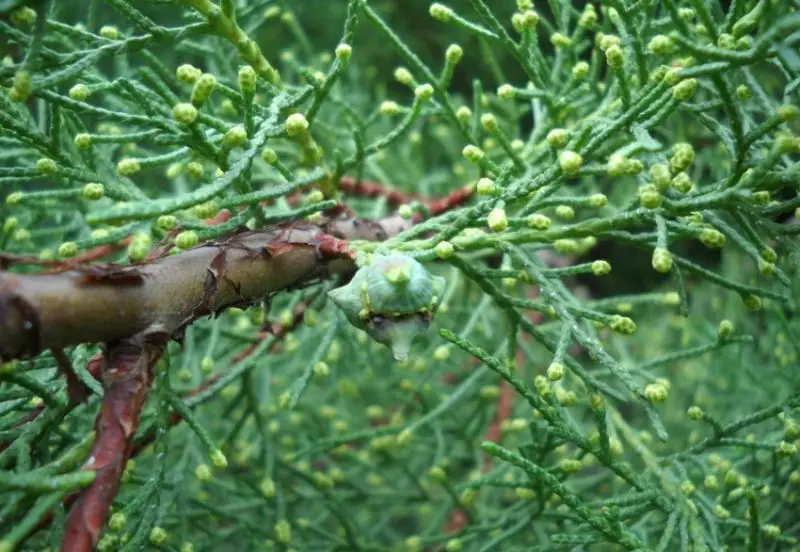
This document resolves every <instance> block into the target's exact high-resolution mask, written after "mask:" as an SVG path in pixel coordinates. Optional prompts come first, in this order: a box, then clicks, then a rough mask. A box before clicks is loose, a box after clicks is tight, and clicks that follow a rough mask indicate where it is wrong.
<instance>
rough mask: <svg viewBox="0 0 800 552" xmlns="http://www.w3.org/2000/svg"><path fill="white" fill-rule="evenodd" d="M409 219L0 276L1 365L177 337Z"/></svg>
mask: <svg viewBox="0 0 800 552" xmlns="http://www.w3.org/2000/svg"><path fill="white" fill-rule="evenodd" d="M410 225H411V222H410V221H407V220H404V219H402V218H400V217H397V216H391V217H387V218H384V219H380V220H378V221H362V220H358V219H352V218H347V219H337V220H326V221H324V222H323V223H321V224H316V225H314V224H307V223H289V224H284V225H279V226H277V227H274V228H271V229H269V230H263V231H243V232H238V233H234V234H232V235H230V236H228V237H226V238H223V239H218V240H215V241H212V242H207V243H204V244H201V245H199V246H198V247H196V248H194V249H191V250H189V251H186V252H184V253H181V254H179V255H173V256H166V257H163V258H161V259H158V260H155V261H153V262H150V263H148V264H140V265H133V266H121V265H109V264H106V265H93V266H88V267H86V266H73V267H72V268H71V269H70V270H67V271H63V272H59V273H49V274H11V273H7V272H0V360H4V361H7V360H11V359H15V358H20V359H21V358H31V357H33V356H36V355H37V354H38V353H40V352H41V351H43V350H45V349H52V348H63V347H68V346H71V345H76V344H79V343H87V342H89V343H113V342H116V341H119V340H121V339H124V338H128V337H131V336H136V335H140V334H153V333H165V334H167V335H169V336H171V337H175V338H179V337H180V334H181V331H182V330H183V329H184V328H185V327H186V326H187V325H188V324H190V323H192V322H193V321H194V320H196V319H198V318H200V317H202V316H207V315H209V314H214V313H217V312H219V311H221V310H224V309H225V308H228V307H231V306H240V305H248V304H253V303H256V302H258V301H261V300H263V299H264V298H265V297H268V296H269V295H270V294H273V293H276V292H278V291H281V290H284V289H291V288H293V287H295V286H299V285H302V284H304V283H307V282H309V281H312V280H314V279H318V278H324V277H327V276H330V275H332V274H336V273H346V272H350V271H352V270H354V268H355V265H354V262H353V258H352V254H351V253H350V251H349V250H348V245H347V240H353V239H358V240H371V241H381V240H385V239H387V238H388V237H390V236H392V235H396V234H397V233H399V232H401V231H403V230H404V229H406V228H408V227H409V226H410Z"/></svg>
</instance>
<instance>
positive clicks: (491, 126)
mask: <svg viewBox="0 0 800 552" xmlns="http://www.w3.org/2000/svg"><path fill="white" fill-rule="evenodd" d="M481 126H482V127H483V128H484V129H485V130H487V131H488V132H494V131H495V130H497V117H495V116H494V115H492V114H491V113H484V114H483V115H482V116H481Z"/></svg>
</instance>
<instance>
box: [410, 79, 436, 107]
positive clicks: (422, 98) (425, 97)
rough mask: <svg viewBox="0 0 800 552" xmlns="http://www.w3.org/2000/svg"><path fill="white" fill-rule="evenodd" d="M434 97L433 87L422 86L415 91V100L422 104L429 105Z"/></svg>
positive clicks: (428, 85)
mask: <svg viewBox="0 0 800 552" xmlns="http://www.w3.org/2000/svg"><path fill="white" fill-rule="evenodd" d="M432 97H433V86H431V85H430V84H427V83H426V84H420V85H419V86H417V87H416V88H415V89H414V99H415V100H416V101H418V102H420V103H423V104H424V103H427V102H428V101H430V99H431V98H432Z"/></svg>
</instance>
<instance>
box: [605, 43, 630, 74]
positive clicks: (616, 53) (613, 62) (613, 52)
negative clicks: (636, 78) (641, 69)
mask: <svg viewBox="0 0 800 552" xmlns="http://www.w3.org/2000/svg"><path fill="white" fill-rule="evenodd" d="M606 62H607V63H608V66H609V67H611V69H613V70H614V71H619V70H620V69H622V65H623V64H624V63H625V54H623V53H622V48H620V47H619V46H618V45H616V44H613V45H611V46H609V47H608V48H607V49H606Z"/></svg>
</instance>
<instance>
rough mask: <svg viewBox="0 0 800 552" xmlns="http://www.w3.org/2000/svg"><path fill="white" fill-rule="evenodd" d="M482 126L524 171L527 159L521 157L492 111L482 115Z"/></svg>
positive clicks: (519, 168) (518, 167)
mask: <svg viewBox="0 0 800 552" xmlns="http://www.w3.org/2000/svg"><path fill="white" fill-rule="evenodd" d="M481 126H482V127H483V129H484V130H485V131H487V132H489V133H490V134H491V135H492V137H493V138H494V139H495V140H497V141H498V142H499V143H500V146H501V147H502V148H503V149H504V150H505V152H506V153H507V154H508V156H509V157H510V158H511V160H512V161H513V162H514V165H515V166H516V167H517V169H518V170H520V171H524V170H525V166H526V165H525V161H524V160H523V159H522V157H520V155H519V153H518V152H517V150H516V149H515V148H514V147H513V145H512V143H511V140H510V139H509V137H508V135H507V134H506V133H505V132H504V131H503V129H502V128H500V124H499V123H498V121H497V117H495V116H494V114H492V113H484V114H483V115H482V116H481Z"/></svg>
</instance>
